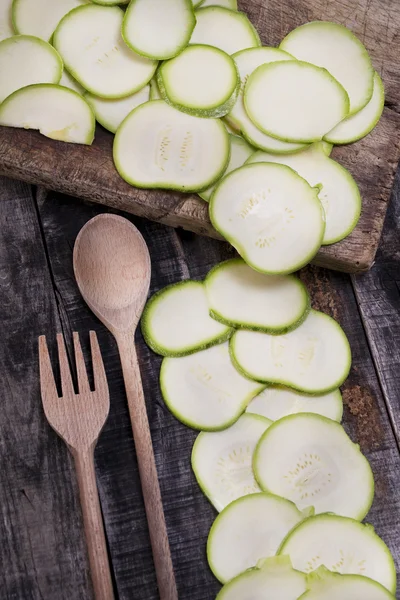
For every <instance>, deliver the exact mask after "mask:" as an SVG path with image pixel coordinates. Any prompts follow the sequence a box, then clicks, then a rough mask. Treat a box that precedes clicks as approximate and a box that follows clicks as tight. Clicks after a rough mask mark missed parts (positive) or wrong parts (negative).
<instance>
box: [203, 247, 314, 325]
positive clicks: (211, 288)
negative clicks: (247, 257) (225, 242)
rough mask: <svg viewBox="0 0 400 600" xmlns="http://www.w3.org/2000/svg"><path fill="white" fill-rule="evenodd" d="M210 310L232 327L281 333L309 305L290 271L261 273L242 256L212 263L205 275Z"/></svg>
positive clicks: (298, 319) (297, 321)
mask: <svg viewBox="0 0 400 600" xmlns="http://www.w3.org/2000/svg"><path fill="white" fill-rule="evenodd" d="M205 285H206V290H207V298H208V304H209V307H210V314H211V316H212V317H213V319H216V320H217V321H219V322H220V323H225V325H230V326H231V327H237V328H239V327H240V328H244V329H251V330H255V331H267V332H269V333H280V332H282V331H288V330H290V329H294V328H296V327H297V326H298V325H299V324H300V322H301V321H303V320H304V319H305V317H306V316H307V314H308V311H309V309H310V298H309V295H308V292H307V289H306V287H305V285H304V284H303V283H302V282H301V281H300V279H298V278H297V277H293V276H292V275H281V276H279V275H263V274H262V273H257V272H256V271H254V270H253V269H251V268H250V267H249V266H248V265H246V263H245V262H244V261H243V260H242V259H241V258H233V259H231V260H227V261H226V262H223V263H221V264H219V265H217V266H216V267H214V268H213V269H212V270H211V271H210V272H209V273H208V275H207V277H206V279H205Z"/></svg>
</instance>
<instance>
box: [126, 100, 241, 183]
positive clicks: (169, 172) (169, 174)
mask: <svg viewBox="0 0 400 600" xmlns="http://www.w3.org/2000/svg"><path fill="white" fill-rule="evenodd" d="M229 154H230V144H229V135H228V132H227V131H226V129H225V127H224V125H223V123H222V121H220V120H218V119H201V118H198V117H193V116H191V115H186V114H184V113H182V112H180V111H179V110H176V109H175V108H172V106H169V105H168V104H166V103H165V102H162V101H160V100H157V101H152V102H146V103H145V104H142V105H141V106H138V107H137V108H135V110H133V111H132V112H131V113H130V114H129V115H128V116H127V118H126V119H125V120H124V121H123V123H122V124H121V126H120V127H119V129H118V131H117V134H116V136H115V140H114V163H115V166H116V168H117V170H118V172H119V174H120V175H121V177H122V178H123V179H125V181H127V182H128V183H130V184H131V185H134V186H136V187H140V188H164V189H172V190H179V191H181V192H199V191H202V190H205V189H207V188H208V187H210V185H213V184H214V183H215V182H216V181H218V179H220V178H221V177H222V175H223V174H224V172H225V170H226V167H227V165H228V161H229Z"/></svg>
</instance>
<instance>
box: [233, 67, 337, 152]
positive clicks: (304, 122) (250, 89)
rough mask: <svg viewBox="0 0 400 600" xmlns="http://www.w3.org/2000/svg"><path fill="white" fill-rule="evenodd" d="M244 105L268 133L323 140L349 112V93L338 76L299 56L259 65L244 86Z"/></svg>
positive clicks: (303, 140) (289, 139)
mask: <svg viewBox="0 0 400 600" xmlns="http://www.w3.org/2000/svg"><path fill="white" fill-rule="evenodd" d="M299 89H301V90H302V93H301V94H299V93H298V90H299ZM244 105H245V110H246V112H247V115H248V116H249V117H250V120H251V121H253V123H254V125H256V126H257V127H258V128H259V129H261V131H263V132H264V133H266V134H267V135H270V136H272V137H276V138H278V139H280V140H283V141H285V142H300V143H306V144H307V143H311V142H317V141H319V140H322V138H323V137H324V135H326V134H327V133H328V131H331V129H333V127H335V126H336V125H337V124H338V123H340V121H342V120H343V119H344V118H345V117H347V115H348V113H349V97H348V95H347V93H346V91H345V90H344V88H343V87H342V86H341V85H340V84H339V83H338V82H337V81H336V79H334V78H333V77H332V75H331V74H330V73H328V71H326V69H321V68H320V67H316V66H314V65H311V64H310V63H306V62H301V61H297V60H291V61H289V60H288V61H280V62H273V63H269V64H264V65H261V66H260V67H258V68H257V69H256V70H255V71H254V72H253V73H252V74H251V75H250V77H249V79H248V81H247V84H246V86H245V90H244Z"/></svg>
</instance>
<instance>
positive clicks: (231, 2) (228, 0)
mask: <svg viewBox="0 0 400 600" xmlns="http://www.w3.org/2000/svg"><path fill="white" fill-rule="evenodd" d="M206 6H222V7H223V8H229V9H230V10H237V9H238V4H237V0H204V1H203V2H201V7H202V8H206Z"/></svg>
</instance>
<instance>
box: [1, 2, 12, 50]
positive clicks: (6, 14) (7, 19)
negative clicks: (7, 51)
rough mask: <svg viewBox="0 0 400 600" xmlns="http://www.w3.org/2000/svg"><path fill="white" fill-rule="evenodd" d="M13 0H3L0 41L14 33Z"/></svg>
mask: <svg viewBox="0 0 400 600" xmlns="http://www.w3.org/2000/svg"><path fill="white" fill-rule="evenodd" d="M11 6H12V0H2V2H1V5H0V42H1V41H2V40H5V39H7V38H9V37H11V36H12V35H14V27H13V23H12V11H11Z"/></svg>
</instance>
